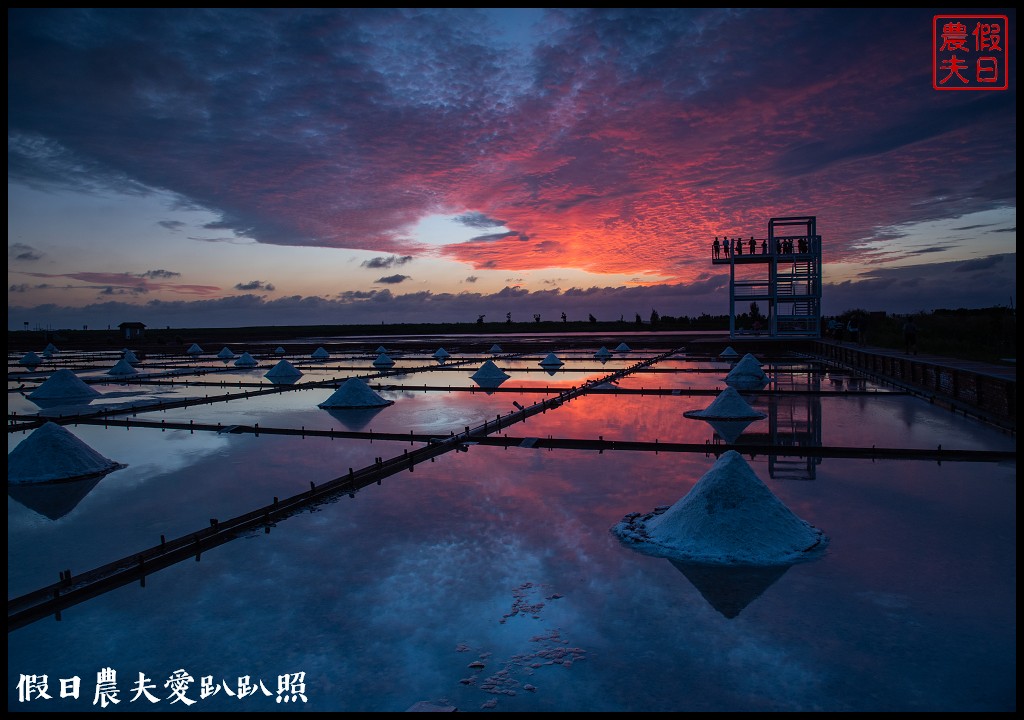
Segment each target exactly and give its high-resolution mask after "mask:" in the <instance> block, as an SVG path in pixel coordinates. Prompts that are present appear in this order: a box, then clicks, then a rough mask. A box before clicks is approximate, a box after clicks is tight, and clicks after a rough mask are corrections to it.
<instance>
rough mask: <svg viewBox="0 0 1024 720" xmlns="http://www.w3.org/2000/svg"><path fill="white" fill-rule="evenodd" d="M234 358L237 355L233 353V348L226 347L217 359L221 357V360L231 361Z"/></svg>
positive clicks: (218, 354)
mask: <svg viewBox="0 0 1024 720" xmlns="http://www.w3.org/2000/svg"><path fill="white" fill-rule="evenodd" d="M234 356H235V354H234V353H233V352H231V348H229V347H227V346H226V345H225V346H224V347H223V348H222V349H221V351H220V352H219V353H217V357H219V358H220V359H221V360H230V359H231V358H233V357H234Z"/></svg>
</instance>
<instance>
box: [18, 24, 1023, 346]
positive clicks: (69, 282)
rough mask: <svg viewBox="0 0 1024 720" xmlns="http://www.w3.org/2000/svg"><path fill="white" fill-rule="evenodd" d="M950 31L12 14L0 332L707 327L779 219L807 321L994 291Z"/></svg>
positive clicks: (988, 153) (1006, 296)
mask: <svg viewBox="0 0 1024 720" xmlns="http://www.w3.org/2000/svg"><path fill="white" fill-rule="evenodd" d="M950 12H952V11H949V10H934V9H931V10H929V9H925V10H914V9H910V10H906V9H901V10H877V9H869V10H851V9H843V10H825V9H713V10H708V9H666V10H656V9H655V10H652V9H638V10H633V9H622V8H611V9H588V8H555V9H546V10H545V9H498V10H479V9H432V8H418V9H402V8H382V9H359V8H356V9H326V10H317V9H296V10H290V9H169V10H162V9H156V10H150V9H96V8H72V9H8V115H7V118H8V120H7V133H8V140H7V147H8V164H7V178H8V180H7V196H8V215H7V237H8V239H7V245H8V295H7V299H8V329H21V328H22V327H24V325H25V324H26V323H28V324H29V325H30V326H32V327H35V326H41V327H51V328H55V329H56V328H77V327H81V326H83V325H88V326H89V327H94V328H99V327H105V326H107V325H117V324H118V323H120V322H123V321H140V322H144V323H146V324H147V325H150V326H155V327H163V326H172V327H202V326H210V327H218V326H241V325H281V324H321V323H374V324H379V323H381V322H393V323H398V322H422V321H445V322H474V321H475V320H476V319H477V317H478V316H479V315H485V316H486V318H487V320H489V321H503V320H504V319H505V316H506V313H512V317H513V319H515V320H530V319H532V317H533V315H534V313H539V314H540V315H541V316H542V318H543V319H546V320H556V319H559V318H560V316H561V313H562V312H565V313H566V314H567V316H568V318H569V319H572V320H578V319H585V318H586V317H587V315H588V314H593V315H595V316H596V317H598V319H609V320H610V319H618V318H619V317H620V316H623V315H624V316H625V317H626V318H627V319H632V318H633V316H634V314H635V313H639V314H640V315H641V316H643V317H644V318H647V317H648V316H649V315H650V313H651V311H652V310H657V311H658V312H659V313H660V314H662V315H691V316H692V315H699V314H701V313H704V312H707V313H712V314H724V313H727V312H728V301H727V300H728V297H727V293H728V282H729V274H728V270H727V269H726V268H724V267H712V266H711V263H710V261H709V258H710V253H709V248H710V244H711V241H712V240H713V239H714V237H715V236H716V235H722V236H724V235H728V236H738V235H743V236H747V237H749V236H750V235H756V236H757V237H763V236H765V235H766V232H767V225H768V220H769V218H771V217H779V216H794V215H797V216H802V215H814V216H816V217H817V223H818V231H819V233H820V234H821V235H822V238H823V243H824V253H825V255H824V259H825V277H824V280H825V285H824V298H823V309H824V312H825V313H827V314H833V313H838V312H842V311H843V310H846V309H851V308H864V309H867V310H888V311H891V312H913V311H916V310H931V309H935V308H939V307H986V306H992V305H1010V304H1015V302H1016V244H1015V243H1016V229H1017V228H1016V217H1017V209H1016V204H1017V203H1016V117H1017V115H1016V78H1015V72H1016V63H1015V57H1016V47H1015V35H1014V33H1015V30H1016V22H1015V21H1016V13H1015V11H1014V10H1012V9H992V10H978V9H973V10H971V11H970V15H982V14H995V15H1006V16H1008V26H1009V27H1008V35H1009V37H1007V38H1004V39H1003V40H1005V44H1006V50H1007V52H1008V60H1007V63H1006V64H1007V70H1008V76H1009V88H1008V89H1007V90H985V91H961V92H953V91H940V90H936V89H934V88H933V59H934V58H933V56H934V55H935V52H934V50H933V47H934V46H933V44H932V25H933V18H934V16H935V15H937V14H949V13H950ZM967 17H969V15H968V16H967ZM972 22H975V23H977V22H979V21H972ZM965 52H968V57H971V55H970V53H973V52H974V50H972V49H971V48H969V47H968V50H967V51H965ZM975 54H977V53H975Z"/></svg>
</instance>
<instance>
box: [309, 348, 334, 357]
mask: <svg viewBox="0 0 1024 720" xmlns="http://www.w3.org/2000/svg"><path fill="white" fill-rule="evenodd" d="M330 356H331V354H330V353H329V352H327V350H326V349H324V348H323V347H318V348H317V349H316V350H314V351H313V354H312V355H310V357H311V358H313V359H314V360H326V359H327V358H329V357H330Z"/></svg>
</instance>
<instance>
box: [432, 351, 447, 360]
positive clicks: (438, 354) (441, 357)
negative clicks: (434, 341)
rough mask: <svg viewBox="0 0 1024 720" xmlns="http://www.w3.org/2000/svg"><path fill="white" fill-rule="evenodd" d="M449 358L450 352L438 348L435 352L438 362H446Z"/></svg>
mask: <svg viewBox="0 0 1024 720" xmlns="http://www.w3.org/2000/svg"><path fill="white" fill-rule="evenodd" d="M447 357H448V351H447V350H445V349H444V348H438V349H437V350H436V351H435V352H434V358H435V359H437V360H444V359H445V358H447Z"/></svg>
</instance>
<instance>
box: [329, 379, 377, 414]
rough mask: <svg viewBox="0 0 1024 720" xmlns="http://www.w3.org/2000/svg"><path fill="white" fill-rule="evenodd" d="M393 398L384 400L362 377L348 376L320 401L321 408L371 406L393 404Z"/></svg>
mask: <svg viewBox="0 0 1024 720" xmlns="http://www.w3.org/2000/svg"><path fill="white" fill-rule="evenodd" d="M394 402H395V401H394V400H385V399H384V398H382V397H381V396H380V395H378V394H377V393H376V392H375V391H374V389H373V388H371V387H370V386H369V385H367V384H366V381H365V380H363V379H362V378H355V377H352V378H349V379H348V380H346V381H345V382H343V383H342V384H341V387H339V388H338V389H337V390H335V391H334V394H333V395H331V396H330V397H329V398H327V399H326V400H325V401H323V402H322V403H320V404H319V405H318V406H317V407H321V408H371V407H384V406H386V405H392V404H394Z"/></svg>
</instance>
